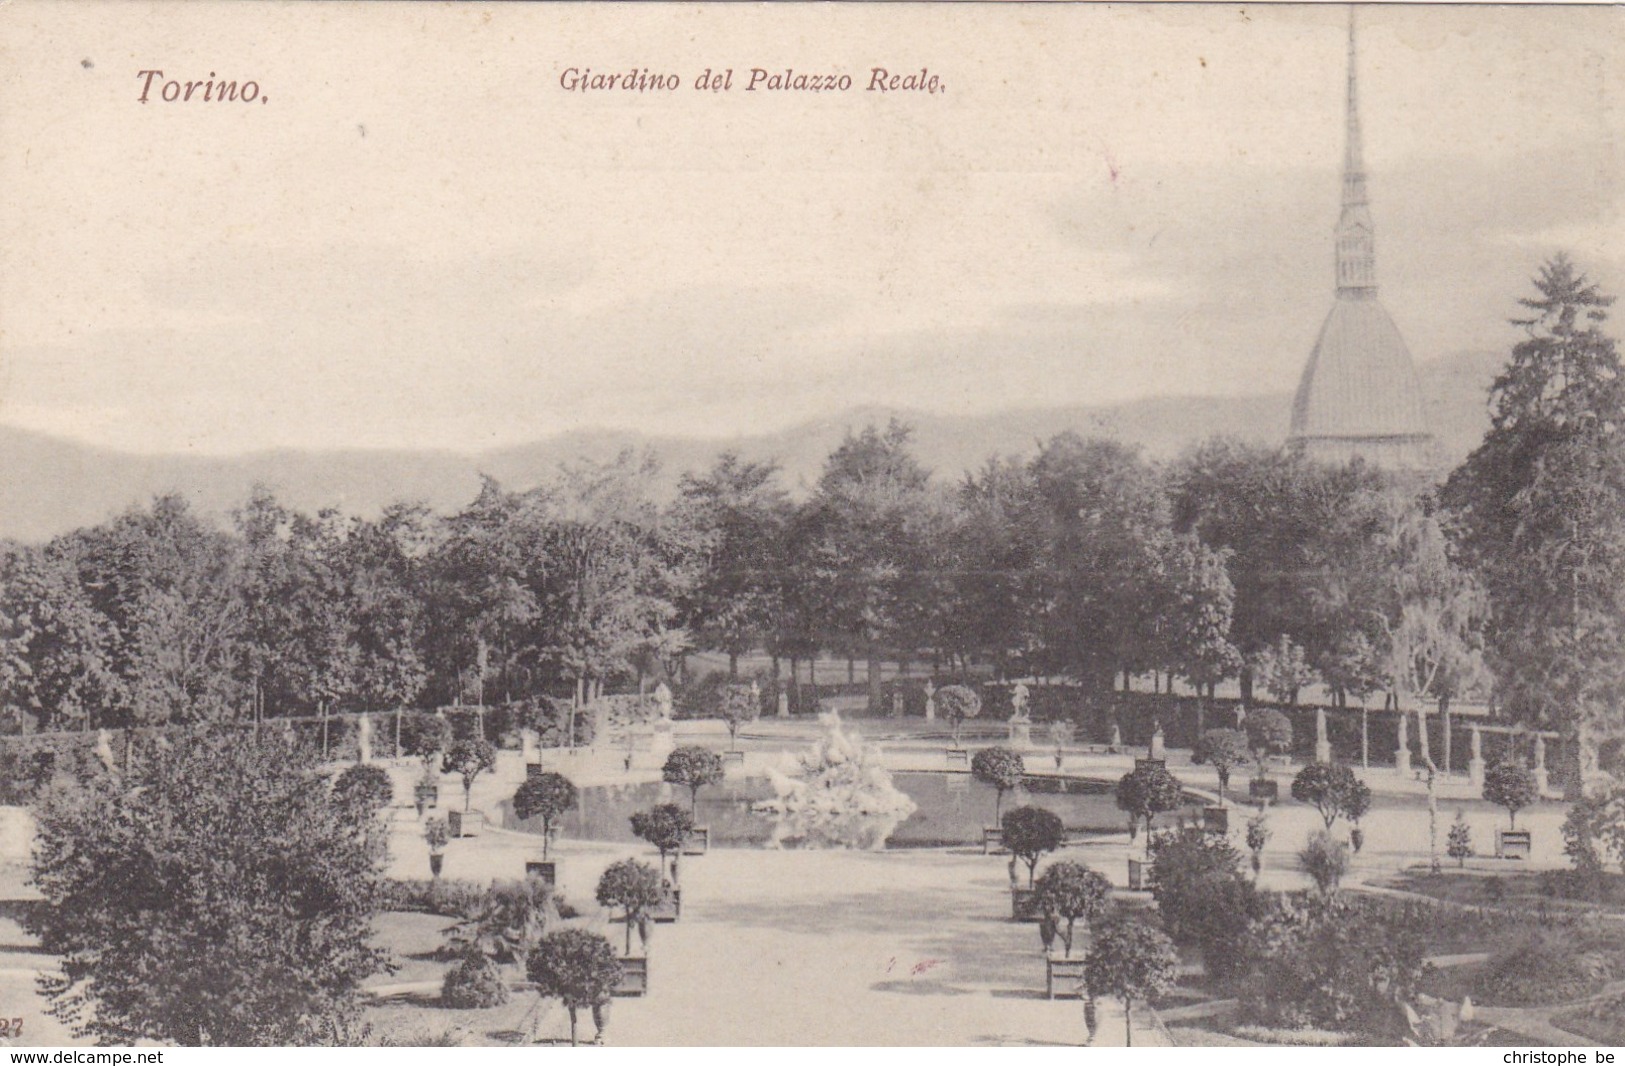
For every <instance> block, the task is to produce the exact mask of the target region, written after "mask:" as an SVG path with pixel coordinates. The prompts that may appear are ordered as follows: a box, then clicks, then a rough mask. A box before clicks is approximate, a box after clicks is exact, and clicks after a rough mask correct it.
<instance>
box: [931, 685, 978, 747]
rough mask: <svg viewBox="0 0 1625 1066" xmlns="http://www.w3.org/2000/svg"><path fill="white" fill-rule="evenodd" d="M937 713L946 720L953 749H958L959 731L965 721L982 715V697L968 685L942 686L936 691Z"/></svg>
mask: <svg viewBox="0 0 1625 1066" xmlns="http://www.w3.org/2000/svg"><path fill="white" fill-rule="evenodd" d="M937 712H938V713H939V714H941V715H942V716H943V717H944V718H946V719H948V725H949V727H950V728H951V729H952V730H953V738H954V747H955V748H958V747H959V729H960V727H961V726H962V725H964V724H965V719H967V718H975V717H976V716H977V715H979V714H981V713H982V697H981V695H980V694H979V693H977V691H976V690H975V689H973V688H971V687H970V686H968V685H944V686H942V687H941V688H939V689H937Z"/></svg>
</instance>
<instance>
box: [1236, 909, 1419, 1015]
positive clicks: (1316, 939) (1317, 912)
mask: <svg viewBox="0 0 1625 1066" xmlns="http://www.w3.org/2000/svg"><path fill="white" fill-rule="evenodd" d="M1389 902H1390V901H1382V900H1367V899H1363V898H1362V899H1358V900H1355V899H1350V898H1348V897H1332V898H1325V897H1299V896H1289V895H1280V896H1275V897H1271V898H1270V899H1268V900H1266V901H1265V903H1264V904H1263V909H1264V913H1263V914H1261V916H1260V917H1259V918H1258V919H1257V920H1255V921H1254V922H1253V925H1252V928H1251V929H1250V931H1249V933H1248V938H1247V956H1248V962H1249V967H1250V973H1249V974H1248V978H1247V981H1246V983H1245V985H1244V986H1243V988H1242V989H1241V995H1240V1001H1241V1002H1240V1013H1241V1020H1242V1021H1244V1022H1251V1023H1254V1024H1259V1025H1265V1026H1271V1027H1282V1028H1291V1029H1302V1028H1321V1029H1331V1030H1342V1031H1346V1030H1351V1029H1355V1030H1359V1031H1360V1032H1362V1033H1363V1034H1365V1035H1366V1036H1367V1038H1368V1040H1370V1041H1372V1042H1380V1041H1388V1040H1397V1038H1398V1036H1399V1035H1400V1029H1401V1028H1402V1022H1401V1019H1402V1018H1403V1013H1402V1010H1401V1008H1400V1006H1399V1005H1400V1004H1401V1003H1406V1002H1414V1001H1415V999H1416V994H1417V991H1418V989H1419V987H1420V985H1421V982H1422V979H1423V977H1424V976H1425V975H1426V973H1427V972H1428V968H1427V964H1426V962H1425V961H1424V957H1425V952H1426V945H1427V944H1428V936H1427V932H1428V928H1429V923H1430V921H1431V920H1432V918H1433V916H1434V915H1436V914H1438V913H1439V909H1438V908H1437V907H1422V908H1395V907H1393V906H1389V905H1387V904H1388V903H1389Z"/></svg>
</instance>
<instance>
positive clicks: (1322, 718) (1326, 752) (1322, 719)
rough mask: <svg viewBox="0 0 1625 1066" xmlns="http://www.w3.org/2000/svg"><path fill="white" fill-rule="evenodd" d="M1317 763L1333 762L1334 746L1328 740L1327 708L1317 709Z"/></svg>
mask: <svg viewBox="0 0 1625 1066" xmlns="http://www.w3.org/2000/svg"><path fill="white" fill-rule="evenodd" d="M1315 761H1316V762H1331V761H1332V744H1331V741H1330V740H1328V739H1326V708H1324V707H1316V708H1315Z"/></svg>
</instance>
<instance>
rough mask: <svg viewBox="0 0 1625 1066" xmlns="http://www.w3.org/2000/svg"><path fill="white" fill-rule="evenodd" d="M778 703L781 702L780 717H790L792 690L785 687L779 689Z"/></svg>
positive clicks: (779, 707)
mask: <svg viewBox="0 0 1625 1066" xmlns="http://www.w3.org/2000/svg"><path fill="white" fill-rule="evenodd" d="M778 703H779V706H778V711H779V717H780V718H788V717H790V690H789V689H785V688H781V689H779V701H778Z"/></svg>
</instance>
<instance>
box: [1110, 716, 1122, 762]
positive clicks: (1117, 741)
mask: <svg viewBox="0 0 1625 1066" xmlns="http://www.w3.org/2000/svg"><path fill="white" fill-rule="evenodd" d="M1122 750H1123V727H1122V726H1120V725H1118V724H1117V723H1116V722H1113V723H1112V741H1111V753H1112V754H1113V755H1116V754H1117V753H1118V752H1120V751H1122Z"/></svg>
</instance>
